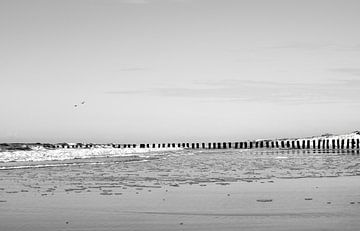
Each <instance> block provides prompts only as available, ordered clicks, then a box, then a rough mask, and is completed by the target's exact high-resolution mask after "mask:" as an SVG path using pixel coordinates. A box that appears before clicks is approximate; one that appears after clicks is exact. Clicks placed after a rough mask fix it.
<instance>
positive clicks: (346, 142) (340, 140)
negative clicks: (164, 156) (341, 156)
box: [54, 133, 360, 149]
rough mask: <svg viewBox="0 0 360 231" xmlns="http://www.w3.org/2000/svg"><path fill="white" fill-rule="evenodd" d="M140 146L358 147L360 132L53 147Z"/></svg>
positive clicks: (168, 147) (192, 147) (218, 147)
mask: <svg viewBox="0 0 360 231" xmlns="http://www.w3.org/2000/svg"><path fill="white" fill-rule="evenodd" d="M96 147H112V148H140V149H145V148H146V149H262V148H267V149H269V148H278V149H360V134H358V133H356V134H354V135H344V136H327V137H313V138H299V139H274V140H265V139H264V140H250V141H249V140H248V141H239V142H202V143H199V142H197V143H189V142H186V143H142V144H103V145H99V144H82V143H60V144H56V145H54V148H96Z"/></svg>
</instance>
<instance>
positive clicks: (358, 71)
mask: <svg viewBox="0 0 360 231" xmlns="http://www.w3.org/2000/svg"><path fill="white" fill-rule="evenodd" d="M330 71H332V72H335V73H343V74H349V75H353V76H354V75H355V76H360V68H357V67H342V68H332V69H330Z"/></svg>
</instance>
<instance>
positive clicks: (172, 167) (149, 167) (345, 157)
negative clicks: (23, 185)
mask: <svg viewBox="0 0 360 231" xmlns="http://www.w3.org/2000/svg"><path fill="white" fill-rule="evenodd" d="M357 175H360V155H359V150H321V149H307V150H300V149H219V150H206V149H199V150H191V149H175V148H174V149H165V150H163V149H116V148H94V149H55V150H47V149H38V150H31V151H7V152H1V153H0V176H2V177H3V179H4V178H8V179H11V177H14V179H18V180H19V179H20V180H21V181H24V182H30V181H33V180H36V183H37V184H39V182H45V183H48V182H65V183H66V181H67V180H68V183H73V180H74V179H75V178H76V179H78V180H79V181H84V182H87V183H89V184H94V185H95V184H96V183H99V182H113V183H114V182H120V181H121V182H122V183H124V184H126V185H132V184H135V185H143V186H149V187H152V186H156V185H172V186H177V185H180V184H201V183H207V182H214V183H219V184H222V183H224V184H226V183H229V182H238V181H246V182H252V181H261V180H271V179H276V178H291V179H294V178H320V177H342V176H357Z"/></svg>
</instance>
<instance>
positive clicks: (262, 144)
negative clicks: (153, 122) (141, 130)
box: [139, 139, 360, 149]
mask: <svg viewBox="0 0 360 231" xmlns="http://www.w3.org/2000/svg"><path fill="white" fill-rule="evenodd" d="M139 147H140V148H186V149H231V148H233V149H252V148H292V149H311V148H319V149H355V148H360V140H359V139H319V140H315V139H313V140H310V139H308V140H306V139H303V140H260V141H243V142H211V143H163V144H140V146H139Z"/></svg>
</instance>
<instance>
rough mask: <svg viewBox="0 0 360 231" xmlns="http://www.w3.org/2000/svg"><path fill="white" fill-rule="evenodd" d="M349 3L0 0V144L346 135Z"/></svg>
mask: <svg viewBox="0 0 360 231" xmlns="http://www.w3.org/2000/svg"><path fill="white" fill-rule="evenodd" d="M359 12H360V1H357V0H354V1H350V0H347V1H344V0H339V1H330V0H323V1H320V0H311V1H310V0H309V1H307V0H301V1H300V0H298V1H291V0H284V1H278V0H263V1H260V0H249V1H241V0H234V1H230V0H57V1H53V0H31V1H30V0H0V109H1V111H0V127H1V132H0V142H19V141H22V142H60V141H69V142H70V141H72V142H82V141H83V142H119V143H122V142H135V143H138V142H166V141H169V142H177V141H213V140H214V141H217V140H219V141H226V140H229V141H237V140H242V139H252V138H275V137H300V136H311V135H320V134H323V133H327V132H330V133H347V132H352V131H354V130H357V129H360V128H359V127H360V116H359V115H360V29H359V28H360V13H359ZM82 100H85V101H86V103H85V104H84V105H80V106H79V107H76V108H75V107H74V104H79V103H80V102H81V101H82Z"/></svg>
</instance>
